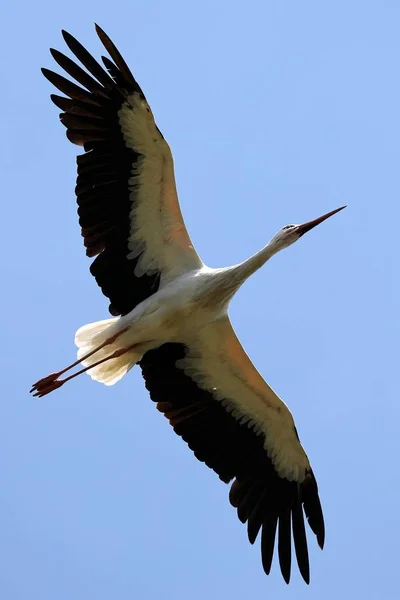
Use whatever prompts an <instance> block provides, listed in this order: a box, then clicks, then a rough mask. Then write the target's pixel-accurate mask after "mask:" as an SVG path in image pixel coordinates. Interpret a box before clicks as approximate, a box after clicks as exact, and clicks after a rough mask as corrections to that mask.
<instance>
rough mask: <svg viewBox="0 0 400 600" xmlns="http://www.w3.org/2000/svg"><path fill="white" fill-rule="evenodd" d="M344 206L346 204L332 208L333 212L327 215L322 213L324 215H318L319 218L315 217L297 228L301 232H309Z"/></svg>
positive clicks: (302, 233) (301, 233)
mask: <svg viewBox="0 0 400 600" xmlns="http://www.w3.org/2000/svg"><path fill="white" fill-rule="evenodd" d="M344 208H346V206H341V207H340V208H335V210H331V212H328V213H326V214H325V215H322V217H318V218H317V219H314V220H313V221H307V223H303V224H302V225H298V227H297V230H298V232H299V234H300V235H304V234H305V233H307V231H310V229H313V228H314V227H316V226H317V225H319V224H320V223H322V222H323V221H325V220H326V219H329V217H332V216H333V215H336V213H337V212H339V211H340V210H343V209H344Z"/></svg>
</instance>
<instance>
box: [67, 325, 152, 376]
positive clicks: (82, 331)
mask: <svg viewBox="0 0 400 600" xmlns="http://www.w3.org/2000/svg"><path fill="white" fill-rule="evenodd" d="M118 321H119V319H118V318H116V319H105V320H104V321H97V322H96V323H89V324H88V325H83V327H80V328H79V329H78V331H77V332H76V334H75V344H76V345H77V346H78V359H80V358H82V357H83V356H85V355H86V354H89V352H92V351H93V350H95V349H96V348H98V347H99V346H101V345H102V344H104V342H106V341H107V340H108V339H110V338H112V337H113V336H115V335H116V334H117V333H118V330H119V326H117V325H116V324H117V323H118ZM124 338H125V343H124ZM130 343H132V342H130ZM130 343H129V342H127V340H126V337H125V336H124V334H122V335H121V336H118V337H117V338H116V339H115V341H113V342H111V343H110V344H107V345H106V346H104V348H101V349H100V350H98V351H97V352H95V353H94V354H93V355H92V356H90V357H89V358H87V359H85V360H82V361H81V363H82V365H84V366H85V367H89V366H90V365H93V364H94V363H96V362H98V361H99V360H102V359H103V358H107V356H111V354H113V353H114V352H116V351H117V350H121V349H123V348H124V347H127V346H129V345H130ZM141 356H142V354H141V353H140V352H134V351H130V352H125V353H124V354H122V355H121V356H118V357H117V358H112V359H110V360H107V361H105V362H104V363H102V364H101V365H98V366H97V367H93V368H92V369H89V371H88V372H87V373H88V375H90V377H91V378H92V379H94V380H95V381H100V382H101V383H104V384H105V385H113V384H114V383H116V382H117V381H119V380H120V379H121V378H122V377H123V376H124V375H125V373H127V372H128V371H129V369H131V368H132V367H133V366H134V365H135V364H136V363H137V362H138V361H139V360H140V359H141Z"/></svg>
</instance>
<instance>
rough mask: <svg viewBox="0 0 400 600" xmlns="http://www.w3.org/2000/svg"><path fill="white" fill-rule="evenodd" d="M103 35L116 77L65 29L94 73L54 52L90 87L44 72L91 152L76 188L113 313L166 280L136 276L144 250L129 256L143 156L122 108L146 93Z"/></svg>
mask: <svg viewBox="0 0 400 600" xmlns="http://www.w3.org/2000/svg"><path fill="white" fill-rule="evenodd" d="M97 32H98V34H99V37H100V39H101V40H102V42H103V43H104V45H105V46H106V49H107V50H108V51H109V52H110V55H111V56H112V58H113V59H114V61H116V62H115V64H114V63H112V62H111V61H110V60H109V59H107V60H106V65H107V68H108V69H109V70H110V71H111V75H110V74H109V73H108V72H107V70H105V69H104V68H103V67H102V66H101V65H100V64H99V63H98V62H97V61H96V60H95V59H94V58H93V57H92V56H91V55H90V54H89V52H88V51H87V50H86V49H85V48H84V47H83V46H82V44H80V43H79V42H78V41H77V40H76V39H75V38H74V37H72V36H71V35H70V34H69V33H67V32H63V36H64V39H65V41H66V43H67V45H68V47H69V48H70V50H71V51H72V52H73V53H74V54H75V56H76V57H77V59H78V60H79V61H80V62H81V64H82V65H83V66H84V67H85V68H86V69H87V70H88V71H89V73H90V75H89V74H88V73H87V72H86V71H84V70H83V69H82V68H81V67H80V66H79V65H77V64H76V63H75V62H74V61H73V60H71V59H70V58H68V57H67V56H65V55H64V54H62V53H61V52H59V51H58V50H51V53H52V55H53V58H54V59H55V60H56V62H57V63H58V64H59V65H60V66H61V67H62V68H63V69H64V71H66V73H67V74H68V75H69V76H71V77H72V78H73V79H75V80H76V81H77V82H78V83H79V84H80V85H82V86H83V87H80V86H79V85H76V84H75V83H73V82H71V81H69V80H68V79H66V78H65V77H63V76H61V75H59V74H58V73H54V72H53V71H50V70H49V69H42V72H43V74H44V75H45V77H46V78H47V79H48V80H49V81H50V82H51V83H52V84H53V85H54V86H55V87H56V88H57V89H59V90H60V91H61V92H62V93H64V94H66V95H67V96H68V98H65V97H62V96H58V95H56V94H53V95H52V96H51V99H52V101H53V102H54V104H55V105H56V106H57V107H58V108H60V109H61V110H62V111H63V113H62V114H61V115H60V120H61V122H62V124H63V125H64V126H65V127H66V128H67V137H68V139H69V140H70V141H71V142H73V143H74V144H78V145H81V146H83V148H84V150H85V154H83V155H81V156H78V158H77V165H78V178H77V185H76V189H75V191H76V195H77V202H78V214H79V223H80V225H81V229H82V236H83V238H84V245H85V248H86V254H87V255H88V256H89V257H94V256H96V257H97V258H95V260H94V261H93V263H92V265H91V267H90V272H91V273H92V275H93V276H94V277H95V279H96V281H97V283H98V285H99V286H100V287H101V289H102V291H103V293H104V294H105V295H106V296H108V298H109V299H110V307H109V310H110V312H111V314H112V315H124V314H127V313H129V312H130V311H131V310H132V309H133V308H134V307H135V306H136V305H137V304H139V303H140V302H141V301H143V300H144V299H145V298H147V297H148V296H150V295H151V294H153V293H155V292H156V291H157V289H158V286H159V280H160V273H158V272H155V273H152V274H151V275H147V274H143V275H141V276H140V277H136V276H135V274H134V272H135V267H136V265H137V263H138V261H139V259H140V255H139V256H137V257H135V258H129V259H128V254H129V248H128V240H129V234H130V228H131V225H132V223H131V220H130V219H131V215H132V205H133V204H134V202H135V198H134V197H133V196H134V194H133V192H132V191H131V192H130V191H129V188H128V180H129V178H130V177H131V173H132V170H133V169H134V167H135V165H136V163H137V161H138V159H139V158H140V155H139V154H137V153H135V152H134V151H133V150H131V149H130V148H128V147H127V146H126V144H125V142H124V139H123V136H122V133H121V128H120V124H119V121H118V111H119V109H120V108H121V106H122V103H123V102H125V101H126V98H127V97H128V95H129V94H132V93H134V92H136V93H139V94H141V97H142V98H143V99H145V98H144V95H143V92H142V91H141V89H140V87H139V86H138V84H137V82H136V81H135V79H134V77H133V75H132V73H131V72H130V70H129V69H128V67H127V65H126V63H125V61H124V60H123V59H122V57H121V55H120V54H119V52H118V50H117V49H116V48H115V47H114V45H113V44H112V42H111V40H110V39H109V38H108V37H107V36H106V34H105V33H104V32H103V31H102V30H101V29H100V28H99V27H97ZM84 88H86V89H84Z"/></svg>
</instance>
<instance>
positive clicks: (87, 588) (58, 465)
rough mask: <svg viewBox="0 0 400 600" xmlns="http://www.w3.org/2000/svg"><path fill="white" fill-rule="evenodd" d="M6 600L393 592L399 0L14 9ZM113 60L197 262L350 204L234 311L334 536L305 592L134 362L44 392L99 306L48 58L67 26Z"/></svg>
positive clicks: (267, 271) (7, 220)
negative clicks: (107, 377) (152, 129)
mask: <svg viewBox="0 0 400 600" xmlns="http://www.w3.org/2000/svg"><path fill="white" fill-rule="evenodd" d="M2 12H3V19H2V22H3V24H4V27H3V31H2V37H1V40H0V45H1V48H0V50H1V55H2V57H3V58H2V60H1V61H0V70H1V78H2V93H1V96H0V104H1V124H0V126H1V134H2V144H1V147H0V160H1V171H2V190H1V195H2V234H1V239H0V244H1V254H2V260H1V261H0V270H1V280H2V283H3V285H2V292H3V293H2V295H1V298H0V302H1V318H2V325H1V330H2V340H3V352H2V354H1V367H0V368H1V370H2V376H1V382H2V391H1V396H0V472H1V494H0V522H1V536H0V563H1V565H2V568H1V570H0V594H1V597H2V598H5V599H7V600H25V599H26V598H34V599H36V598H37V599H38V600H50V599H51V600H53V599H54V598H57V600H70V599H71V598H74V600H81V599H85V600H86V599H87V598H95V599H96V600H103V599H109V598H118V599H119V600H125V599H128V598H129V599H131V598H145V599H147V598H148V599H153V598H154V599H158V598H175V600H180V599H185V600H187V599H188V598H190V600H197V599H204V598H208V599H209V600H217V599H218V600H220V599H221V598H228V597H229V598H230V599H232V600H233V599H235V598H238V599H239V598H243V597H244V594H245V596H246V597H251V598H296V600H302V599H303V598H304V599H305V598H307V599H308V600H311V599H318V600H320V599H321V598H324V600H330V599H333V598H335V599H336V598H338V597H345V598H351V597H360V598H364V599H374V600H375V599H376V598H378V597H379V598H382V599H383V600H392V599H395V598H397V597H398V555H399V552H398V536H399V533H400V531H399V530H400V517H399V510H398V506H399V502H398V496H399V491H400V489H399V488H400V483H399V469H398V456H399V454H400V439H399V434H398V422H399V417H400V408H399V384H398V370H399V366H398V363H399V343H398V340H399V334H400V319H399V277H398V254H399V249H398V240H399V231H398V229H399V225H398V223H399V222H400V214H399V213H400V209H399V206H400V204H399V193H400V183H399V175H398V174H399V158H400V156H399V139H400V118H399V106H400V84H399V59H400V38H399V35H398V24H399V22H400V4H399V3H398V2H395V1H394V0H393V1H384V0H381V1H379V2H378V1H375V2H371V1H367V0H363V1H357V0H354V1H353V2H348V1H344V0H336V1H335V2H319V1H316V0H315V1H306V2H301V3H300V2H297V1H296V2H295V1H294V0H292V1H287V2H272V1H271V0H258V1H257V0H249V1H247V2H246V3H242V2H240V3H239V2H235V1H233V0H230V1H229V2H228V1H227V0H224V1H221V2H214V1H211V0H202V2H196V3H190V2H186V1H184V0H169V1H168V2H163V1H161V0H159V1H158V2H156V1H152V0H141V1H133V0H132V1H130V2H123V1H121V0H115V1H114V2H113V3H110V4H109V5H108V6H107V7H106V6H105V5H104V6H103V7H102V6H101V4H99V3H98V2H94V1H93V0H87V1H85V2H78V1H77V0H70V1H69V2H68V4H67V5H64V8H62V7H61V6H59V5H58V4H57V3H54V2H52V3H50V2H44V1H40V0H39V1H38V2H35V3H28V2H25V3H22V4H19V3H14V4H13V3H8V4H7V7H6V8H5V7H3V8H2ZM95 20H96V21H97V22H98V23H99V24H100V25H101V26H102V27H103V28H104V29H105V30H106V31H107V32H108V33H109V35H110V36H111V38H112V39H113V40H114V41H115V42H116V44H117V45H118V46H119V48H120V50H121V52H122V53H123V55H124V56H125V58H126V60H127V61H128V63H129V64H130V66H131V69H132V70H133V72H134V73H135V75H136V76H137V78H138V81H139V82H140V84H141V86H142V87H143V89H144V91H145V93H146V95H147V98H148V100H149V101H150V103H151V105H152V107H153V111H154V113H155V115H156V118H157V122H158V124H159V127H160V129H161V130H162V132H163V133H164V135H165V136H166V138H167V139H168V141H169V142H170V145H171V147H172V150H173V153H174V157H175V162H176V176H177V181H178V188H179V193H180V198H181V203H182V208H183V212H184V215H185V219H186V222H187V225H188V228H189V230H190V233H191V236H192V238H193V240H194V242H195V243H196V246H197V248H198V250H199V253H200V255H201V256H202V258H203V260H204V261H205V262H206V263H208V264H209V265H211V266H224V265H228V264H233V263H235V262H237V261H239V260H242V259H244V258H246V257H247V256H248V255H250V254H251V253H253V252H254V251H256V250H258V249H259V248H260V247H262V246H263V245H264V244H265V243H266V242H267V241H268V239H269V238H270V237H271V236H272V235H273V234H274V233H275V231H276V230H277V229H279V228H280V227H281V226H283V225H284V224H286V223H290V222H301V221H303V220H307V219H310V218H314V217H316V216H318V215H320V214H321V213H323V212H326V211H328V210H331V209H333V208H335V207H337V206H340V205H342V204H348V208H347V209H346V211H344V212H342V213H340V214H339V215H337V216H336V217H334V218H332V219H330V220H329V221H328V222H326V223H324V224H323V225H321V227H319V228H317V229H316V230H314V231H313V232H312V233H310V234H309V235H307V236H306V237H304V238H303V239H302V240H301V241H299V242H298V244H296V245H295V246H293V247H291V248H290V249H288V250H286V251H285V252H282V253H281V254H279V255H278V256H276V257H275V258H274V259H273V260H272V261H271V262H270V263H269V264H268V265H267V266H266V267H265V268H264V269H263V270H261V271H260V272H258V273H257V274H256V275H255V276H254V277H253V278H252V279H251V280H250V281H248V282H247V284H246V285H245V286H244V287H243V288H242V289H241V290H240V292H239V293H238V295H237V297H236V298H235V299H234V301H233V304H232V310H231V317H232V321H233V323H234V325H235V328H236V330H237V332H238V334H239V337H240V339H241V341H242V343H243V345H244V347H245V348H246V350H247V351H248V353H249V354H250V356H251V357H252V359H253V360H254V362H255V364H256V365H257V367H258V368H259V370H260V371H261V372H262V374H263V375H264V376H265V378H266V379H267V381H268V382H269V383H270V384H271V385H272V386H273V387H274V389H275V390H276V391H277V392H278V393H279V395H280V396H281V397H282V398H283V399H285V401H286V402H287V403H288V405H289V406H290V408H291V410H292V411H293V413H294V416H295V419H296V423H297V427H298V430H299V434H300V437H301V439H302V442H303V444H304V446H305V448H306V451H307V453H308V455H309V457H310V459H311V462H312V464H313V468H314V471H315V473H316V476H317V478H318V482H319V486H320V493H321V500H322V503H323V507H324V512H325V519H326V526H327V538H326V547H325V549H324V551H323V552H320V551H319V549H318V548H317V545H316V543H315V540H314V539H313V538H311V537H309V541H310V543H309V546H310V554H311V585H310V586H309V587H307V586H306V585H305V584H303V582H302V581H301V579H300V577H299V575H298V573H297V570H296V569H295V570H294V572H293V575H292V582H291V584H290V586H289V587H287V586H286V585H285V583H284V582H283V580H282V579H281V576H280V574H279V569H278V565H277V561H274V565H273V573H272V575H271V576H270V577H269V578H266V577H265V575H264V574H263V571H262V567H261V561H260V553H259V545H258V543H256V545H255V547H251V546H250V545H249V544H248V542H247V538H246V530H245V527H244V526H243V525H241V524H240V522H239V521H238V520H237V517H236V513H235V511H234V510H233V509H232V508H231V507H230V505H229V502H228V488H227V487H226V486H224V484H222V483H221V482H220V481H219V480H218V479H217V478H216V477H215V475H214V474H213V473H212V472H211V471H209V470H208V469H207V468H206V467H205V466H204V465H202V464H200V463H198V462H197V461H196V460H195V459H194V457H193V456H192V454H191V452H190V451H189V450H188V448H187V447H186V446H185V444H184V443H183V442H182V441H181V440H180V439H179V438H178V437H177V436H175V434H174V433H173V431H172V429H171V428H170V427H169V425H168V423H167V421H166V420H165V419H164V418H163V417H162V415H161V414H159V413H158V412H157V411H156V409H155V406H154V405H153V403H152V402H151V401H150V400H149V398H148V395H147V393H146V391H145V389H144V386H143V383H142V381H141V377H140V373H139V370H133V371H132V372H131V373H130V374H129V376H127V377H126V378H125V379H124V380H123V381H121V382H120V383H119V384H118V385H117V386H115V387H114V388H106V387H103V386H101V385H99V384H96V383H94V382H92V381H91V380H90V379H89V378H88V377H84V378H80V379H79V380H76V381H75V382H73V383H71V384H69V385H68V386H65V387H64V388H63V389H61V390H59V391H58V392H56V393H55V394H53V395H51V396H48V397H46V398H43V399H42V400H37V399H32V398H31V397H30V396H29V394H28V390H29V388H30V384H31V383H32V382H33V381H35V380H36V379H38V378H39V377H41V376H43V375H46V374H47V373H48V372H50V371H52V370H55V369H57V368H60V367H62V366H64V365H65V364H67V363H68V362H70V360H71V359H73V357H74V356H75V348H74V345H73V337H74V332H75V330H76V329H77V328H78V327H79V326H80V325H82V324H84V323H87V322H90V321H95V320H98V319H102V318H106V317H107V302H106V299H105V298H103V297H102V295H101V293H100V291H99V290H98V289H97V287H96V284H95V282H94V281H93V280H92V278H91V277H90V275H89V273H88V266H89V261H88V259H86V258H85V256H84V252H83V248H82V243H81V239H80V232H79V228H78V224H77V217H76V208H75V200H74V185H75V183H74V180H75V158H74V157H75V154H76V147H73V146H72V145H70V144H68V143H67V141H66V139H65V137H64V131H63V128H62V127H61V126H60V125H59V124H58V116H57V109H56V108H55V107H54V106H53V105H52V104H51V102H50V100H49V98H48V96H49V93H50V92H51V91H52V90H51V86H50V84H49V83H48V82H47V81H46V80H45V79H44V78H43V77H42V76H41V74H40V71H39V68H40V67H41V66H47V67H52V66H53V62H52V60H51V58H50V56H49V54H48V47H49V46H53V47H57V48H59V49H61V50H63V51H64V48H65V46H64V44H63V41H62V39H61V36H60V33H59V32H60V29H61V28H65V29H67V30H69V31H70V32H71V33H72V34H74V35H75V36H77V37H78V38H79V39H80V40H81V41H82V42H83V43H84V44H85V45H86V46H87V47H88V49H89V50H90V51H93V52H94V53H95V54H96V55H97V56H99V53H100V50H101V48H100V43H99V42H98V41H97V39H96V37H95V33H94V29H93V21H95Z"/></svg>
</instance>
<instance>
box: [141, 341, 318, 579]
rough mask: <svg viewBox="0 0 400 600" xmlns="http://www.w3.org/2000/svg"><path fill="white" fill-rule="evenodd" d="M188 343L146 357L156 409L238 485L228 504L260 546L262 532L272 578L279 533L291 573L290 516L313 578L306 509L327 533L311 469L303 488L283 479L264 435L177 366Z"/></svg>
mask: <svg viewBox="0 0 400 600" xmlns="http://www.w3.org/2000/svg"><path fill="white" fill-rule="evenodd" d="M185 353H186V348H185V346H184V345H183V344H171V343H170V344H164V345H162V346H161V347H160V348H157V349H156V350H151V351H149V352H147V353H146V354H145V355H144V357H143V358H142V360H141V362H140V366H141V368H142V373H143V377H144V379H145V382H146V387H147V389H148V390H149V392H150V396H151V398H152V400H154V401H155V402H157V408H158V409H159V410H160V411H161V412H162V413H163V414H164V415H165V416H166V417H167V418H168V419H169V421H170V423H171V425H172V426H173V428H174V430H175V432H176V433H177V434H178V435H180V436H181V437H182V438H183V439H184V440H185V441H186V442H187V444H188V445H189V447H190V448H191V449H192V450H193V452H194V454H195V456H196V457H197V458H198V459H199V460H201V461H202V462H204V463H206V465H207V466H208V467H210V468H211V469H213V470H214V471H215V472H216V473H217V475H218V476H219V478H220V479H221V480H222V481H224V482H225V483H229V482H231V481H232V480H234V481H233V483H232V486H231V489H230V493H229V500H230V502H231V504H232V506H234V507H235V508H237V512H238V517H239V519H240V520H241V521H242V522H246V521H247V523H248V537H249V541H250V543H254V541H255V540H256V538H257V535H258V533H259V531H260V529H261V530H262V535H261V554H262V563H263V567H264V570H265V572H266V573H269V571H270V568H271V563H272V557H273V550H274V545H275V537H276V528H277V526H278V527H279V530H278V553H279V562H280V567H281V571H282V575H283V577H284V579H285V581H286V582H289V579H290V569H291V518H292V522H293V538H294V543H295V549H296V557H297V561H298V564H299V569H300V572H301V574H302V576H303V578H304V579H305V581H307V582H308V581H309V567H308V551H307V540H306V534H305V529H304V519H303V504H302V503H304V510H305V513H306V515H307V516H308V519H309V522H310V525H311V523H312V527H311V528H312V530H313V531H314V533H316V535H317V537H318V536H321V535H322V536H323V532H324V521H323V516H322V511H321V510H320V503H319V498H318V488H317V484H316V482H315V479H314V476H313V474H312V472H311V471H310V473H309V474H308V475H307V476H306V478H305V480H304V481H303V482H302V483H301V484H297V483H296V482H294V481H288V480H287V479H284V478H282V477H280V476H279V475H278V474H277V472H276V471H275V469H274V467H273V465H272V462H271V460H270V459H269V457H268V455H267V452H266V451H265V449H264V442H265V438H264V436H262V435H257V434H256V433H255V432H254V431H253V430H252V429H249V428H248V427H247V425H246V424H240V423H239V421H237V420H236V419H235V418H234V417H233V416H232V415H231V414H230V413H229V412H227V411H226V410H225V408H224V407H223V406H222V404H221V402H218V401H216V400H215V399H214V398H213V396H212V395H211V394H210V393H209V392H207V391H206V390H203V389H201V388H199V387H198V386H197V385H196V383H195V382H194V381H193V380H192V379H191V378H190V377H189V376H188V375H186V374H185V373H184V372H183V371H182V370H181V369H178V368H177V367H176V361H177V360H180V359H182V358H184V356H185Z"/></svg>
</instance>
